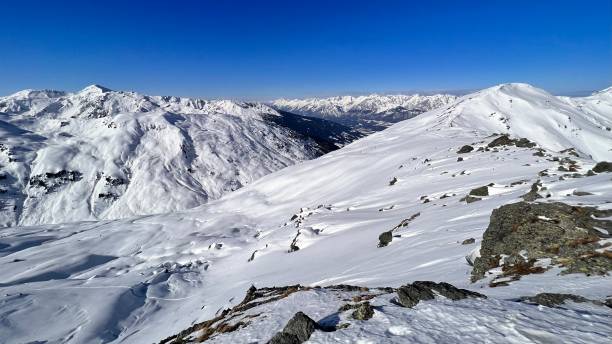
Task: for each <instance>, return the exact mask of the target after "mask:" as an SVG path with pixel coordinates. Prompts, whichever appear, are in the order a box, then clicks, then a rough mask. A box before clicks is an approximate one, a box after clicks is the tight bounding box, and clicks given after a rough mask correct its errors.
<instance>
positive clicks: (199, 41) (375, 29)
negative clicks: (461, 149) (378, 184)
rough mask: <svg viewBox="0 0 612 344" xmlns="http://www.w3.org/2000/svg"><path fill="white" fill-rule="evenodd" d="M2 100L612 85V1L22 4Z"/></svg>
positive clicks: (1, 30)
mask: <svg viewBox="0 0 612 344" xmlns="http://www.w3.org/2000/svg"><path fill="white" fill-rule="evenodd" d="M2 12H3V15H2V20H0V47H1V49H0V94H3V95H5V94H9V93H12V92H14V91H17V90H20V89H24V88H52V89H62V90H68V91H73V90H78V89H81V88H83V87H84V86H86V85H89V84H93V83H97V84H102V85H105V86H107V87H110V88H112V89H118V90H135V91H139V92H142V93H146V94H156V95H159V94H163V95H182V96H198V97H205V98H241V99H260V100H267V99H271V98H275V97H303V96H321V95H338V94H344V93H367V92H407V91H413V90H421V91H436V90H465V89H477V88H483V87H487V86H491V85H494V84H498V83H502V82H528V83H532V84H534V85H536V86H539V87H542V88H545V89H547V90H549V91H551V92H554V93H558V94H567V93H573V92H576V91H586V90H596V89H602V88H605V87H607V86H610V85H612V1H610V0H602V1H597V0H582V1H565V0H557V1H533V0H532V1H522V0H514V1H497V0H489V1H475V0H474V1H442V0H432V1H407V0H406V1H357V0H353V1H332V0H329V1H315V0H309V1H287V0H286V1H263V0H261V1H255V0H252V1H231V0H226V1H221V0H217V1H195V0H194V1H172V2H170V1H167V2H161V1H113V0H106V1H74V2H73V1H61V0H58V1H10V2H8V3H4V4H3V9H2Z"/></svg>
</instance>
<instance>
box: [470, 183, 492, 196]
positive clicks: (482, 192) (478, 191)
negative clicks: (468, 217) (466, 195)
mask: <svg viewBox="0 0 612 344" xmlns="http://www.w3.org/2000/svg"><path fill="white" fill-rule="evenodd" d="M470 196H489V187H488V186H486V185H485V186H481V187H478V188H475V189H472V190H471V191H470Z"/></svg>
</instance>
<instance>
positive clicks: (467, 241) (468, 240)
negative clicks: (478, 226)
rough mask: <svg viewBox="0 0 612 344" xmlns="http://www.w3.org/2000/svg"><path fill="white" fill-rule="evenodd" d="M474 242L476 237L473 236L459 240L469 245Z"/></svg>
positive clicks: (462, 243)
mask: <svg viewBox="0 0 612 344" xmlns="http://www.w3.org/2000/svg"><path fill="white" fill-rule="evenodd" d="M475 242H476V239H474V238H469V239H465V240H463V241H462V242H461V245H470V244H473V243H475Z"/></svg>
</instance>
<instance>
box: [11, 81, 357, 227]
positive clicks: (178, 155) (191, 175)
mask: <svg viewBox="0 0 612 344" xmlns="http://www.w3.org/2000/svg"><path fill="white" fill-rule="evenodd" d="M288 116H294V115H291V114H279V113H278V112H276V111H275V110H273V109H271V108H269V107H267V106H265V105H261V104H250V103H235V102H231V101H204V100H198V99H186V98H175V97H148V96H143V95H139V94H136V93H131V92H114V91H110V90H108V89H105V88H102V87H100V86H90V87H87V88H86V89H84V90H82V91H80V92H78V93H75V94H66V93H63V92H57V91H22V92H18V93H16V94H14V95H12V96H8V97H4V98H0V134H2V138H3V140H2V143H1V144H2V146H1V151H0V176H2V180H0V185H1V186H0V187H1V188H2V189H1V190H4V192H3V193H1V194H0V225H3V226H7V225H9V226H10V225H17V224H18V225H32V224H43V223H60V222H69V221H81V220H96V219H113V218H123V217H126V216H132V215H137V214H152V213H162V212H170V211H176V210H182V209H187V208H192V207H195V206H198V205H200V204H203V203H206V202H207V201H209V200H212V199H216V198H219V197H220V196H221V195H223V194H224V193H226V192H229V191H233V190H236V189H238V188H240V187H242V186H244V185H247V184H249V183H251V182H252V181H254V180H256V179H258V178H260V177H261V176H263V175H265V174H268V173H270V172H273V171H276V170H278V169H281V168H283V167H286V166H289V165H292V164H295V163H296V162H299V161H303V160H308V159H312V158H315V157H317V156H319V155H321V154H324V153H327V152H329V151H331V150H334V149H337V148H338V147H340V146H342V145H344V144H346V143H348V142H350V141H352V140H354V139H356V138H358V137H360V135H359V134H358V133H356V132H353V131H351V130H349V129H348V128H346V127H343V126H341V125H339V124H336V123H331V122H327V121H324V120H321V119H311V120H307V119H306V118H302V117H300V118H301V119H303V120H302V121H301V122H300V128H299V130H296V128H290V127H287V126H283V125H282V123H281V124H277V122H278V123H280V122H282V121H283V119H284V118H285V117H288ZM308 130H313V131H316V135H309V133H308ZM67 176H71V177H70V178H68V177H67Z"/></svg>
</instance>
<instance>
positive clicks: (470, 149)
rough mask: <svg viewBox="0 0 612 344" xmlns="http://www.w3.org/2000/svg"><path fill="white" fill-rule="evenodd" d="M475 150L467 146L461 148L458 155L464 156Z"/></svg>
mask: <svg viewBox="0 0 612 344" xmlns="http://www.w3.org/2000/svg"><path fill="white" fill-rule="evenodd" d="M473 150H474V147H472V146H470V145H465V146H463V147H461V148H459V150H458V151H457V153H459V154H463V153H469V152H471V151H473Z"/></svg>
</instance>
